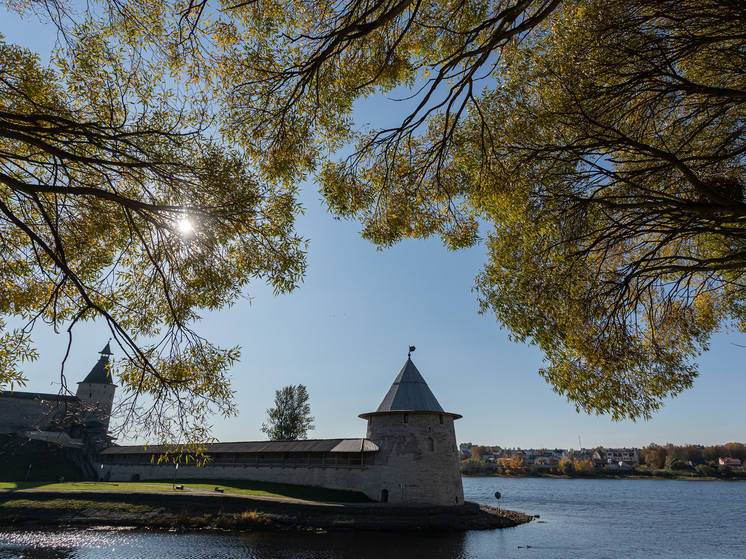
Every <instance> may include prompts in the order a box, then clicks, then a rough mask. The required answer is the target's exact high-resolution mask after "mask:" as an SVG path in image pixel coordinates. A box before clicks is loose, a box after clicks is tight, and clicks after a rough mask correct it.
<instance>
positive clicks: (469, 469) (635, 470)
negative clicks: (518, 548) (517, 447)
mask: <svg viewBox="0 0 746 559" xmlns="http://www.w3.org/2000/svg"><path fill="white" fill-rule="evenodd" d="M594 450H596V451H598V453H599V455H600V456H604V454H605V449H604V448H603V447H598V448H596V449H594ZM637 457H638V460H639V464H628V465H626V466H624V467H616V466H615V465H612V464H609V465H604V466H600V465H599V464H598V463H599V462H601V461H600V460H596V461H595V462H594V461H591V460H575V459H574V458H566V459H561V460H559V461H558V462H557V463H556V464H555V463H553V464H552V465H551V466H549V467H546V466H544V467H539V466H534V465H531V464H526V463H524V461H523V460H522V459H521V457H520V456H517V455H513V456H511V457H510V458H503V459H500V460H498V461H497V462H496V463H489V462H484V461H482V460H480V459H478V458H470V459H468V460H463V461H462V462H461V473H462V474H463V475H513V476H542V475H564V476H571V477H604V476H612V477H627V476H645V477H647V476H653V477H699V478H722V479H732V478H741V479H746V472H744V470H743V468H740V467H739V468H731V467H730V466H728V465H723V464H719V462H718V459H719V458H736V459H738V460H740V461H741V462H744V459H746V446H745V445H743V444H742V443H728V444H725V445H714V446H702V445H692V444H689V445H683V446H677V445H673V444H670V443H669V444H666V445H658V444H656V443H651V444H650V445H648V446H646V447H643V448H642V449H641V450H638V451H637Z"/></svg>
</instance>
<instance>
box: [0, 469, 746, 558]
mask: <svg viewBox="0 0 746 559" xmlns="http://www.w3.org/2000/svg"><path fill="white" fill-rule="evenodd" d="M495 491H500V492H501V493H502V495H503V499H502V500H501V504H502V505H503V506H504V507H505V508H509V509H513V510H520V511H522V512H526V513H529V514H540V515H541V519H540V520H538V521H535V522H532V523H531V524H528V525H526V526H518V527H516V528H508V529H505V530H489V531H484V532H468V533H464V534H461V533H454V532H436V533H382V532H332V533H328V534H317V533H315V532H297V531H282V532H260V533H255V534H244V535H236V534H232V533H231V534H176V533H159V532H156V533H151V532H147V531H139V530H113V529H105V528H103V529H97V530H64V529H60V530H51V531H40V530H26V531H18V530H5V531H0V559H10V558H13V559H16V558H21V557H23V558H28V559H129V558H137V559H141V558H142V559H151V558H152V559H156V558H157V559H161V558H166V557H169V558H170V557H176V558H183V559H242V558H251V559H342V558H344V559H374V558H375V559H381V558H383V559H399V558H402V559H403V558H407V559H413V558H415V559H416V558H425V557H426V558H428V559H483V558H499V559H520V558H524V557H534V558H537V559H539V558H540V559H566V558H568V557H582V556H590V557H594V559H612V558H613V559H618V558H619V557H630V558H635V559H636V558H656V559H664V558H665V559H668V558H670V559H674V558H675V559H700V558H702V557H718V558H739V559H743V558H744V557H746V537H745V536H744V531H743V527H744V525H745V524H746V508H744V505H743V503H744V502H746V483H725V482H684V481H671V480H564V479H531V478H523V479H509V478H465V479H464V492H465V494H466V497H467V499H469V500H472V501H477V502H481V503H485V504H491V505H494V504H496V503H495V499H494V493H495ZM528 546H531V547H530V548H529V547H528Z"/></svg>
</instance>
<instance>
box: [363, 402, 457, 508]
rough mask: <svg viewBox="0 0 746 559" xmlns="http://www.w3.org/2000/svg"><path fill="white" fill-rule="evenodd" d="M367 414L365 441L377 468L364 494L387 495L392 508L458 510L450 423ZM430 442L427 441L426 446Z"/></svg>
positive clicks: (446, 418) (429, 416)
mask: <svg viewBox="0 0 746 559" xmlns="http://www.w3.org/2000/svg"><path fill="white" fill-rule="evenodd" d="M407 416H408V418H407V419H408V421H407V422H405V421H404V412H391V413H385V414H372V416H371V417H370V419H369V421H368V434H367V438H369V439H370V440H372V441H373V442H374V443H376V444H377V445H378V446H379V447H380V450H379V452H378V453H377V454H376V466H377V467H376V468H375V470H373V471H371V473H370V474H369V475H368V476H367V477H366V480H365V482H366V488H365V493H366V495H367V494H370V493H373V492H375V491H376V489H377V493H378V496H377V497H376V499H381V491H382V490H384V489H385V490H387V491H388V501H389V502H394V503H430V504H438V505H461V504H463V503H464V490H463V486H462V484H461V474H460V472H459V464H458V451H457V446H456V433H455V430H454V425H453V417H452V416H450V415H448V414H442V417H443V423H442V424H441V423H440V417H441V414H438V413H429V412H410V413H408V414H407ZM428 439H430V441H429V440H428Z"/></svg>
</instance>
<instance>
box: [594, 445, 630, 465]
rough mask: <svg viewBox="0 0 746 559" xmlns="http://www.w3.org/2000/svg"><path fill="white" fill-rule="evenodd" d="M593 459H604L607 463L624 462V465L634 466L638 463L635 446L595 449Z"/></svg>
mask: <svg viewBox="0 0 746 559" xmlns="http://www.w3.org/2000/svg"><path fill="white" fill-rule="evenodd" d="M593 458H594V459H597V460H605V461H606V463H607V464H617V465H618V464H619V463H620V462H622V463H624V464H625V465H626V466H630V467H631V466H636V465H638V464H639V463H640V460H639V455H638V453H637V449H636V448H605V449H603V450H602V452H598V451H596V452H595V453H594V455H593Z"/></svg>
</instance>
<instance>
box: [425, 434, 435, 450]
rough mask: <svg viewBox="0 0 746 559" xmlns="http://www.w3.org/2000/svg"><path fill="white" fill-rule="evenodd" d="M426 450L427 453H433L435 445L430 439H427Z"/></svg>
mask: <svg viewBox="0 0 746 559" xmlns="http://www.w3.org/2000/svg"><path fill="white" fill-rule="evenodd" d="M427 450H428V452H433V451H434V450H435V443H434V442H433V438H432V437H428V438H427Z"/></svg>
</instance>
